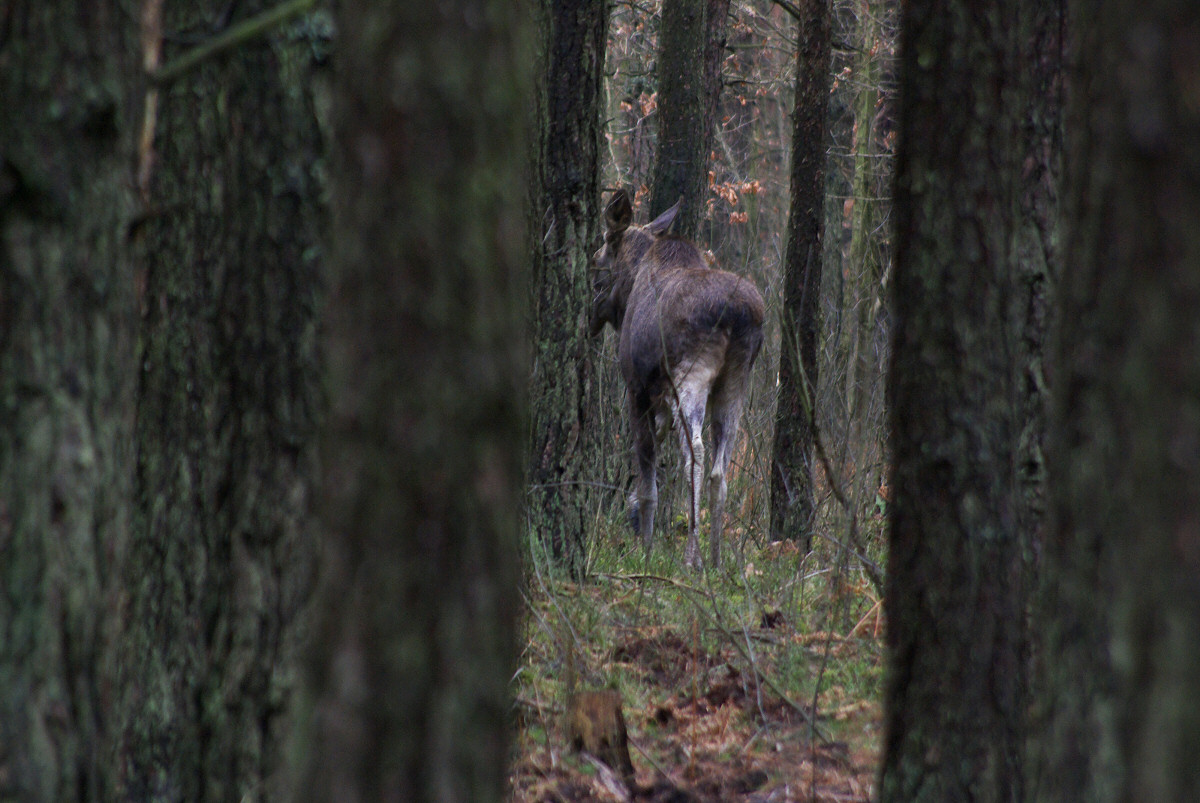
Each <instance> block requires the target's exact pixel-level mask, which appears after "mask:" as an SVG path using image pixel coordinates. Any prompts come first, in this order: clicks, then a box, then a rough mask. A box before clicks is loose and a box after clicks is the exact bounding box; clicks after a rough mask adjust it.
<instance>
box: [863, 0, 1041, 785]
mask: <svg viewBox="0 0 1200 803" xmlns="http://www.w3.org/2000/svg"><path fill="white" fill-rule="evenodd" d="M1024 12H1025V9H1023V8H1022V6H1021V5H1020V4H1014V3H1006V2H994V3H991V4H989V5H988V7H987V8H986V9H980V8H979V7H978V6H977V5H971V4H967V3H961V2H955V1H954V0H922V1H917V0H914V2H911V3H907V4H905V6H904V8H903V17H902V23H901V24H902V31H903V33H902V36H903V43H902V47H901V54H902V55H901V59H902V64H901V71H902V72H901V75H902V78H901V80H902V88H901V108H900V126H901V132H902V134H901V143H900V151H899V154H898V162H897V167H896V170H897V179H896V195H895V204H896V206H895V211H896V217H897V221H896V225H897V245H896V247H897V252H896V266H895V270H896V275H895V283H894V287H895V297H894V302H895V308H894V309H895V315H896V332H895V341H894V344H893V348H894V351H893V356H892V366H891V374H890V377H889V390H890V399H891V403H892V410H891V426H892V432H891V436H892V449H893V453H894V457H893V471H892V493H893V499H892V507H891V510H890V526H891V531H890V553H889V556H888V576H887V590H886V597H885V606H886V611H887V621H888V634H887V661H888V681H887V690H886V696H885V701H884V704H885V727H886V735H885V741H884V757H883V766H882V771H881V779H880V794H881V800H883V801H892V800H897V801H899V800H904V801H919V800H951V799H955V800H957V799H968V798H969V799H973V800H1019V799H1021V798H1022V796H1023V791H1024V780H1023V778H1024V768H1023V759H1022V753H1023V748H1024V739H1025V730H1024V711H1025V705H1026V700H1025V674H1026V673H1025V667H1024V664H1023V660H1022V657H1023V655H1024V646H1023V644H1024V628H1023V615H1024V603H1025V600H1024V599H1023V598H1022V593H1021V592H1022V589H1023V587H1024V586H1023V583H1022V577H1021V573H1022V568H1023V566H1022V560H1021V557H1022V555H1021V545H1022V539H1021V538H1020V536H1019V533H1018V532H1017V530H1016V521H1015V516H1014V506H1015V501H1014V499H1015V495H1016V493H1017V489H1016V487H1015V480H1014V465H1015V453H1016V446H1015V444H1016V432H1017V428H1018V425H1019V422H1018V420H1017V418H1018V417H1017V412H1016V408H1017V403H1016V390H1015V369H1016V366H1015V358H1014V356H1013V355H1014V353H1015V348H1014V342H1013V338H1014V332H1015V331H1016V324H1015V311H1014V297H1015V283H1016V278H1017V273H1016V252H1015V249H1014V248H1013V242H1014V229H1015V228H1016V227H1017V226H1018V225H1019V214H1018V212H1019V201H1020V186H1021V185H1020V175H1021V173H1020V167H1021V156H1022V153H1021V148H1020V142H1021V140H1020V138H1019V136H1018V132H1019V129H1018V125H1019V121H1020V120H1021V117H1022V115H1023V112H1024V108H1025V106H1024V100H1023V98H1022V97H1021V94H1022V91H1021V85H1020V83H1019V81H1018V79H1017V76H1018V75H1019V74H1020V72H1021V71H1022V70H1025V69H1026V67H1025V65H1024V64H1023V63H1022V62H1021V60H1020V59H1019V54H1020V48H1019V47H1018V46H1017V43H1018V42H1019V41H1020V37H1022V36H1027V35H1028V34H1029V30H1030V27H1029V23H1030V20H1029V18H1028V15H1027V14H1026V13H1024Z"/></svg>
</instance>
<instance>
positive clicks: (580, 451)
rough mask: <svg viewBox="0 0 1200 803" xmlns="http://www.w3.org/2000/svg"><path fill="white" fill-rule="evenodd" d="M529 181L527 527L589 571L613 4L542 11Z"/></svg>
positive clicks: (564, 4)
mask: <svg viewBox="0 0 1200 803" xmlns="http://www.w3.org/2000/svg"><path fill="white" fill-rule="evenodd" d="M541 28H542V30H541V47H542V60H541V61H540V62H539V69H538V73H539V74H538V76H537V81H538V89H539V91H538V100H539V103H538V126H539V131H538V139H537V140H536V142H537V150H536V153H535V165H536V167H535V169H534V171H533V183H534V187H533V210H534V217H533V220H532V225H531V227H530V229H531V233H532V235H533V248H532V252H533V254H534V270H533V292H534V305H535V306H534V320H533V326H534V337H533V369H532V374H531V381H530V397H531V400H532V409H531V426H530V451H529V484H530V491H529V496H528V516H527V518H528V522H529V526H530V528H531V530H532V532H533V533H535V534H536V537H537V541H538V543H539V544H540V545H541V547H542V548H543V549H544V550H545V551H546V552H547V553H548V554H550V555H551V556H552V557H553V558H554V559H555V561H556V562H557V563H559V564H560V565H562V566H564V567H566V568H567V569H569V570H570V571H571V572H572V573H573V574H578V573H579V572H581V571H582V570H583V564H584V559H585V556H586V548H587V539H586V532H585V530H586V522H587V514H588V509H589V507H590V505H589V504H588V503H589V500H591V499H594V498H595V494H594V493H592V492H591V487H590V485H589V481H591V482H595V481H597V480H601V479H603V477H604V470H605V460H604V451H605V450H604V449H603V448H602V446H603V444H602V443H601V441H600V435H601V433H600V431H599V427H598V426H597V425H596V420H597V415H596V413H597V409H598V407H599V405H600V388H599V386H598V384H597V376H596V366H595V362H594V356H593V355H594V349H593V348H591V346H590V344H589V343H588V340H587V315H588V309H589V306H590V304H591V301H592V287H591V283H590V277H589V274H588V260H589V258H590V256H591V250H592V249H593V248H594V247H595V245H596V243H597V240H598V237H599V227H600V132H601V125H600V108H601V104H602V96H601V76H602V74H603V68H604V51H605V45H606V41H607V37H606V33H607V30H608V3H607V0H561V1H560V0H543V3H542V6H541Z"/></svg>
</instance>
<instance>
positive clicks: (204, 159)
mask: <svg viewBox="0 0 1200 803" xmlns="http://www.w3.org/2000/svg"><path fill="white" fill-rule="evenodd" d="M227 6H228V3H225V2H223V0H212V1H211V2H203V3H193V4H187V5H178V4H168V6H167V12H166V16H165V19H163V20H162V26H163V27H165V30H167V31H172V32H184V33H186V34H187V35H188V36H190V37H195V36H201V37H202V36H204V35H208V34H210V33H211V31H212V26H213V25H214V23H215V22H216V21H218V20H221V19H222V13H223V11H224V10H225V9H226V8H227ZM268 6H270V2H268V1H267V0H256V1H255V2H249V3H240V4H239V5H238V7H237V14H236V16H235V17H234V19H233V20H227V21H226V22H234V23H236V22H238V21H240V20H241V19H242V18H243V17H247V16H250V15H252V14H254V13H256V12H258V11H261V10H263V9H264V8H265V7H268ZM151 33H157V34H158V35H161V34H162V29H161V28H160V29H159V30H158V31H151ZM181 50H182V49H180V48H171V47H169V46H168V48H167V50H166V52H165V53H164V56H165V58H166V59H170V58H171V57H173V56H176V55H178V53H179V52H181ZM310 53H311V50H310V48H309V47H307V43H305V42H298V41H295V39H294V38H289V37H288V35H287V34H286V33H284V32H276V33H275V34H274V35H273V38H271V39H269V40H256V41H252V42H249V43H246V44H243V45H241V46H239V47H238V48H237V49H235V50H233V51H231V52H230V53H229V54H228V55H225V56H223V57H221V58H219V59H214V60H212V61H210V62H207V63H205V64H202V65H201V66H199V67H198V68H196V69H195V70H193V71H191V72H189V73H186V74H185V75H183V76H182V77H181V78H180V79H178V80H177V81H175V82H173V83H171V84H169V85H167V86H165V87H163V88H162V89H161V91H159V93H158V109H159V113H158V116H157V131H156V132H155V138H154V149H155V153H154V159H155V161H154V162H153V163H152V165H151V164H147V163H144V164H146V165H147V168H148V169H145V170H144V172H143V173H142V177H141V178H142V181H143V182H144V184H143V191H144V192H145V193H146V197H145V203H146V206H147V208H148V209H152V210H158V211H157V213H156V214H153V215H151V216H150V217H149V218H148V220H147V222H146V223H145V224H144V226H143V230H142V232H141V233H140V238H141V239H140V252H141V258H142V263H143V271H144V272H143V274H142V278H141V280H140V281H141V283H142V290H143V294H144V295H143V298H142V316H143V328H142V343H143V355H142V359H141V362H140V367H141V371H140V377H141V386H140V394H139V401H138V406H137V443H138V458H137V483H136V494H137V513H136V515H135V516H134V521H133V530H132V539H131V544H130V550H129V557H130V560H129V564H128V570H127V572H126V574H125V582H126V587H127V589H128V600H129V601H128V605H129V613H130V629H129V634H128V644H127V655H126V660H125V665H124V669H123V685H124V687H125V688H126V689H127V691H128V695H127V698H126V699H125V700H124V706H125V716H126V721H125V723H124V733H123V739H124V747H123V750H124V753H125V757H124V759H123V761H124V770H123V773H124V776H125V777H124V790H123V793H124V794H125V795H126V796H128V797H129V798H131V799H136V800H187V801H231V802H232V801H248V800H273V799H278V797H279V787H278V777H277V774H276V773H277V770H278V769H279V768H280V764H281V762H280V757H281V750H280V748H281V743H282V737H283V735H284V734H285V732H286V726H287V725H288V723H289V716H288V715H289V713H290V710H291V706H290V704H291V698H292V689H293V688H294V686H295V676H296V674H297V672H298V670H299V667H300V655H299V653H300V649H299V646H300V645H299V644H298V638H299V636H298V631H297V625H298V616H299V615H300V612H301V610H302V608H303V606H304V604H305V603H306V601H307V599H308V596H309V590H310V586H311V585H312V577H313V574H314V571H313V569H314V561H315V559H316V549H315V539H314V537H313V534H312V529H311V527H310V526H309V525H308V524H307V499H308V493H309V485H310V480H311V476H312V471H311V464H312V463H313V457H314V449H315V436H316V424H317V414H318V406H319V405H318V401H317V398H318V391H317V371H316V349H315V310H316V303H317V297H316V296H317V288H318V264H317V262H318V257H317V254H318V251H317V243H318V242H319V239H320V236H321V231H320V217H319V211H320V210H319V206H320V196H321V187H320V186H319V183H318V181H317V179H316V174H315V171H314V167H315V162H316V160H317V158H318V153H319V150H320V149H319V143H318V135H317V126H316V119H315V116H314V111H313V106H312V102H311V93H310V91H309V80H308V79H309V78H310V76H309V75H308V70H307V68H308V66H309V64H310V61H311V55H310Z"/></svg>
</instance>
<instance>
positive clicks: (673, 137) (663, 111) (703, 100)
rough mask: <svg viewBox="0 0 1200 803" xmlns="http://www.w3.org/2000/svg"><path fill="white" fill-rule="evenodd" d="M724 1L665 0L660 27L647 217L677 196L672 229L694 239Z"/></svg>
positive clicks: (713, 113) (714, 104) (717, 83)
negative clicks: (655, 124)
mask: <svg viewBox="0 0 1200 803" xmlns="http://www.w3.org/2000/svg"><path fill="white" fill-rule="evenodd" d="M728 20H729V0H664V2H663V9H662V24H661V27H660V28H659V54H658V145H657V149H656V151H655V155H654V179H653V187H652V189H651V193H650V216H649V219H654V218H655V217H657V216H658V215H659V214H661V213H662V212H665V211H666V210H667V209H668V208H669V207H670V206H671V205H673V204H674V203H675V202H676V201H678V200H679V199H680V198H683V207H682V209H681V210H680V212H679V215H678V217H676V218H675V225H674V231H675V232H676V233H678V234H680V235H682V236H684V237H688V238H695V237H696V236H697V235H698V233H699V229H700V217H701V212H702V210H703V207H704V200H705V196H706V188H707V187H708V163H709V153H710V152H711V151H712V146H713V136H714V134H715V131H716V118H717V110H718V109H719V108H720V107H719V100H720V94H721V64H722V61H723V56H724V50H725V30H726V27H727V25H728Z"/></svg>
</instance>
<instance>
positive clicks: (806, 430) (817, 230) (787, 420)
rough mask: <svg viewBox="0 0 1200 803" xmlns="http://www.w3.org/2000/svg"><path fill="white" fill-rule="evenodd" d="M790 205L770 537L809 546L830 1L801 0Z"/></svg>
mask: <svg viewBox="0 0 1200 803" xmlns="http://www.w3.org/2000/svg"><path fill="white" fill-rule="evenodd" d="M797 8H799V10H800V19H799V20H798V23H797V29H798V33H799V39H798V42H797V45H796V107H795V109H794V111H793V112H792V119H793V128H792V181H791V210H790V212H789V213H788V238H787V253H786V256H785V258H784V264H783V327H782V331H783V340H782V345H781V347H780V355H779V395H778V406H777V408H776V413H775V446H774V454H773V457H772V460H771V466H772V468H771V539H772V540H778V539H783V538H788V539H791V540H794V541H798V542H800V543H802V544H803V545H804V548H805V550H806V551H807V550H808V549H809V548H810V547H811V546H812V526H813V513H814V506H813V487H812V477H813V473H812V454H813V437H814V435H815V432H814V405H815V403H816V400H815V394H816V388H817V340H818V332H817V329H818V326H819V323H820V322H819V320H818V319H819V317H820V298H821V263H822V252H823V248H824V246H823V245H822V240H823V238H824V231H825V143H826V133H827V122H826V121H827V120H828V116H829V115H828V108H829V81H830V78H829V56H830V49H829V48H830V41H829V30H830V27H829V23H830V18H829V2H828V0H800V2H799V3H798V5H797Z"/></svg>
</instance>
